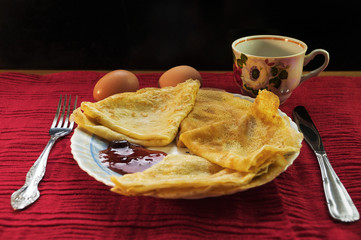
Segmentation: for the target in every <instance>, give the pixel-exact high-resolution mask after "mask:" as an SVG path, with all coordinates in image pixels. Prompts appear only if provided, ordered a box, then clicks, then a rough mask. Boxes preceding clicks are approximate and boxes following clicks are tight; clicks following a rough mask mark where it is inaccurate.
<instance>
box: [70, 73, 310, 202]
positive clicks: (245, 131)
mask: <svg viewBox="0 0 361 240" xmlns="http://www.w3.org/2000/svg"><path fill="white" fill-rule="evenodd" d="M278 107H279V99H278V97H277V96H276V95H274V94H273V93H271V92H269V91H267V90H263V91H260V92H259V94H258V96H257V98H256V99H255V101H254V102H253V103H252V102H251V101H248V100H246V99H242V98H239V97H236V96H234V95H233V94H230V93H227V92H223V91H215V90H205V89H199V82H198V81H196V80H188V81H186V82H184V83H181V84H178V85H177V86H176V87H166V88H144V89H141V90H139V91H137V92H135V93H121V94H116V95H113V96H111V97H109V98H106V99H104V100H102V101H99V102H96V103H90V102H83V103H82V104H81V107H80V108H79V109H77V110H76V111H75V112H74V113H73V118H74V120H75V121H76V123H77V124H78V125H79V127H81V128H82V129H85V130H86V131H89V132H91V133H94V134H96V135H98V136H100V137H102V138H104V139H107V140H119V139H125V140H128V141H130V142H133V143H137V144H141V145H144V146H164V145H167V144H169V143H171V142H172V141H173V140H174V141H176V142H177V146H178V147H187V148H188V149H189V150H190V151H191V152H192V153H193V154H194V155H175V154H169V155H167V156H166V157H165V158H164V159H163V160H162V161H161V162H159V163H157V164H155V165H153V166H152V167H150V168H148V169H147V170H145V171H143V172H138V173H132V174H126V175H124V176H121V177H118V176H112V177H111V180H112V181H113V182H114V184H115V186H114V187H113V188H112V191H114V192H117V193H120V194H123V195H127V196H140V195H142V196H153V197H160V198H188V199H193V198H204V197H211V196H219V195H224V194H231V193H235V192H238V191H242V190H246V189H249V188H253V187H256V186H259V185H262V184H265V183H267V182H269V181H271V180H273V179H274V178H275V177H277V176H278V175H279V174H280V173H281V172H283V171H284V170H285V168H286V167H287V165H288V164H289V159H292V156H294V155H297V154H298V153H299V151H300V148H301V142H302V139H303V136H302V134H301V133H299V132H298V131H296V130H295V129H293V128H292V127H291V126H290V121H289V119H288V117H281V116H280V115H279V112H278Z"/></svg>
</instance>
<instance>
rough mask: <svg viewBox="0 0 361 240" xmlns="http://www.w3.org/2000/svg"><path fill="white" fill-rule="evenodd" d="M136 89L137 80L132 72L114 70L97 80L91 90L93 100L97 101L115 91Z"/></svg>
mask: <svg viewBox="0 0 361 240" xmlns="http://www.w3.org/2000/svg"><path fill="white" fill-rule="evenodd" d="M138 89H139V81H138V78H137V76H135V75H134V73H131V72H129V71H126V70H115V71H112V72H109V73H107V74H105V75H104V76H103V77H102V78H101V79H99V80H98V82H97V84H95V87H94V90H93V97H94V100H95V101H99V100H102V99H104V98H107V97H109V96H111V95H114V94H116V93H122V92H134V91H137V90H138Z"/></svg>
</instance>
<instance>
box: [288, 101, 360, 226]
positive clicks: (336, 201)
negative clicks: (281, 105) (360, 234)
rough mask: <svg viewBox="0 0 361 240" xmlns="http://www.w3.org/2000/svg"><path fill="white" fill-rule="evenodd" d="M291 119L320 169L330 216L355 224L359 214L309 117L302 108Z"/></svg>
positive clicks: (295, 110) (294, 112) (296, 110)
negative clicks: (311, 151) (315, 158)
mask: <svg viewBox="0 0 361 240" xmlns="http://www.w3.org/2000/svg"><path fill="white" fill-rule="evenodd" d="M293 118H294V120H295V122H296V124H297V126H298V128H299V130H300V131H301V132H302V133H303V135H304V138H305V140H306V142H307V143H308V145H310V147H311V148H312V150H313V151H314V153H315V155H316V157H317V160H318V163H319V165H320V169H321V176H322V182H323V189H324V192H325V197H326V202H327V207H328V210H329V212H330V215H331V216H332V217H333V218H334V219H336V220H339V221H342V222H355V221H358V220H359V219H360V214H359V212H358V210H357V208H356V206H355V204H354V203H353V201H352V199H351V197H350V195H349V194H348V192H347V190H346V189H345V187H344V186H343V184H342V183H341V181H340V179H339V178H338V176H337V174H336V173H335V171H334V170H333V168H332V166H331V163H330V161H329V159H328V156H327V154H326V151H325V148H324V146H323V143H322V140H321V136H320V134H319V132H318V130H317V128H316V126H315V124H314V123H313V121H312V119H311V117H310V115H309V114H308V112H307V110H306V108H305V107H303V106H297V107H296V108H295V109H294V110H293Z"/></svg>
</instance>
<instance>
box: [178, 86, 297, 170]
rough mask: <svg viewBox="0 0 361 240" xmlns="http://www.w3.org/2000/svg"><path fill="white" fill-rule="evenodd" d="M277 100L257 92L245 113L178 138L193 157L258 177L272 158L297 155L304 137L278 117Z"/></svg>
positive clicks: (188, 132) (183, 134)
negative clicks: (255, 174) (196, 156)
mask: <svg viewBox="0 0 361 240" xmlns="http://www.w3.org/2000/svg"><path fill="white" fill-rule="evenodd" d="M278 106H279V99H278V97H277V96H276V95H274V94H273V93H271V92H269V91H267V90H263V91H260V92H259V94H258V96H257V98H256V100H255V102H254V103H253V104H252V105H251V107H250V108H249V109H248V111H245V112H243V115H242V116H241V117H239V118H231V119H227V120H224V121H219V122H215V123H211V124H208V125H204V126H203V127H199V128H195V129H193V130H190V131H186V132H184V133H182V134H181V135H180V137H179V139H180V141H182V142H183V143H184V144H185V146H186V147H187V148H188V149H189V150H190V151H192V152H193V153H194V154H196V155H198V156H201V157H203V158H205V159H207V160H209V161H210V162H212V163H215V164H217V165H219V166H222V167H224V168H230V169H233V170H236V171H239V172H250V173H257V172H258V171H259V170H260V169H265V168H267V167H268V166H269V165H271V164H272V163H273V162H274V160H275V156H282V157H283V158H285V156H288V155H292V154H294V153H296V152H299V150H300V148H301V140H302V138H303V135H302V134H301V133H298V132H297V131H296V130H294V129H293V128H291V126H290V122H289V120H288V119H285V118H282V117H281V116H280V115H279V114H278Z"/></svg>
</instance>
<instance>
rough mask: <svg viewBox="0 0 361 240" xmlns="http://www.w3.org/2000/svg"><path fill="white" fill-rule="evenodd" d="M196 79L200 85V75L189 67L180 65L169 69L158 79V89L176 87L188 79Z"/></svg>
mask: <svg viewBox="0 0 361 240" xmlns="http://www.w3.org/2000/svg"><path fill="white" fill-rule="evenodd" d="M190 78H192V79H197V80H199V82H200V83H201V85H202V76H201V74H200V73H199V72H198V71H197V70H196V69H194V68H193V67H191V66H187V65H181V66H177V67H174V68H171V69H169V70H168V71H166V72H164V73H163V74H162V76H160V78H159V87H167V86H173V87H174V86H177V84H178V83H181V82H185V81H186V80H188V79H190Z"/></svg>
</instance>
